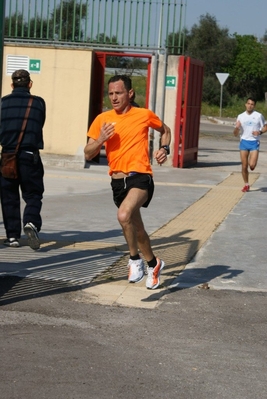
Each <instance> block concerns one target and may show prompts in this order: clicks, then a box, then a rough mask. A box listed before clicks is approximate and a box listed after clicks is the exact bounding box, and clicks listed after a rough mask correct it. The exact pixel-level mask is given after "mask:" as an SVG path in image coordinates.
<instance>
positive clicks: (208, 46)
mask: <svg viewBox="0 0 267 399" xmlns="http://www.w3.org/2000/svg"><path fill="white" fill-rule="evenodd" d="M186 43H187V44H186V55H189V56H190V57H192V58H196V59H199V60H202V61H204V62H205V76H214V75H215V73H217V72H225V69H226V68H227V66H228V64H229V62H230V61H231V60H232V58H233V54H234V51H235V46H236V42H235V39H234V38H231V37H229V33H228V29H221V28H220V27H219V26H218V24H217V21H216V18H215V17H213V16H211V15H210V14H206V15H202V16H201V17H200V23H199V25H196V24H195V25H193V27H192V29H191V31H190V33H189V34H188V36H187V38H186Z"/></svg>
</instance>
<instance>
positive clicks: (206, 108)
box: [201, 97, 267, 119]
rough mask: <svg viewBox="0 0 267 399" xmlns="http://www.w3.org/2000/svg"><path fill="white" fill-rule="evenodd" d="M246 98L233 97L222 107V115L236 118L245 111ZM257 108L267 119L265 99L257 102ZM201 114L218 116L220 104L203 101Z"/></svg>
mask: <svg viewBox="0 0 267 399" xmlns="http://www.w3.org/2000/svg"><path fill="white" fill-rule="evenodd" d="M245 103H246V98H242V99H241V98H238V97H231V101H230V102H229V104H228V105H227V106H225V107H224V108H223V109H222V116H223V117H225V118H236V117H237V115H239V114H241V113H242V112H243V111H245ZM256 110H257V111H258V112H260V113H261V114H263V115H264V116H265V119H267V106H266V103H265V102H264V101H260V102H257V104H256ZM201 115H206V116H214V117H218V116H219V115H220V106H219V105H214V104H208V103H206V102H203V103H202V104H201Z"/></svg>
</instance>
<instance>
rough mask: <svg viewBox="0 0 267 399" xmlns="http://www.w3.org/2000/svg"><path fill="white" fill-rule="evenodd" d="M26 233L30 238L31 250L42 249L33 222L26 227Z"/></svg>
mask: <svg viewBox="0 0 267 399" xmlns="http://www.w3.org/2000/svg"><path fill="white" fill-rule="evenodd" d="M24 233H25V234H26V236H27V237H28V244H29V246H30V247H31V249H39V248H40V241H39V237H38V231H37V228H36V227H35V226H34V224H32V223H31V222H29V223H27V224H25V226H24Z"/></svg>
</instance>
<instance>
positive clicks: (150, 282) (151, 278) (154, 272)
mask: <svg viewBox="0 0 267 399" xmlns="http://www.w3.org/2000/svg"><path fill="white" fill-rule="evenodd" d="M164 266H165V263H164V262H163V260H160V259H159V258H157V265H156V266H155V267H147V279H146V288H148V289H150V290H154V289H155V288H157V287H158V286H159V276H160V272H161V270H162V269H163V267H164Z"/></svg>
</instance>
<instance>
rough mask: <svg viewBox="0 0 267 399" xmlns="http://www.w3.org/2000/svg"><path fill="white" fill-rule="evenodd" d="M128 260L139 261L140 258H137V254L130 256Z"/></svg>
mask: <svg viewBox="0 0 267 399" xmlns="http://www.w3.org/2000/svg"><path fill="white" fill-rule="evenodd" d="M130 259H132V260H138V259H140V256H139V254H137V255H134V256H130Z"/></svg>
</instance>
